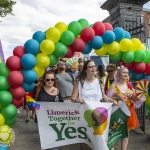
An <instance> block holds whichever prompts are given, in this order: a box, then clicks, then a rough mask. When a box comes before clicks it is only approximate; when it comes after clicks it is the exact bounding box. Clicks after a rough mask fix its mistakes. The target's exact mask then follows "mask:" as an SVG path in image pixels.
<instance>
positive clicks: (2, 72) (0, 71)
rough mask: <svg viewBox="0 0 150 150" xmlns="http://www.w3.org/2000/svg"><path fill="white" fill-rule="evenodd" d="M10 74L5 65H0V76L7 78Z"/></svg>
mask: <svg viewBox="0 0 150 150" xmlns="http://www.w3.org/2000/svg"><path fill="white" fill-rule="evenodd" d="M9 73H10V70H9V69H8V68H7V66H6V64H5V63H0V76H5V77H7V76H8V74H9Z"/></svg>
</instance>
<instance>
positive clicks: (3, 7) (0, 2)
mask: <svg viewBox="0 0 150 150" xmlns="http://www.w3.org/2000/svg"><path fill="white" fill-rule="evenodd" d="M15 4H16V2H15V1H12V0H0V17H5V16H7V15H9V14H11V15H13V13H12V11H13V5H15Z"/></svg>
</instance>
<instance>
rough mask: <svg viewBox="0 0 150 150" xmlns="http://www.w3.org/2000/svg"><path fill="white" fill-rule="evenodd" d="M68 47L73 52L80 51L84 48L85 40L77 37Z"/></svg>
mask: <svg viewBox="0 0 150 150" xmlns="http://www.w3.org/2000/svg"><path fill="white" fill-rule="evenodd" d="M70 47H71V49H72V50H73V51H74V52H82V51H83V50H84V48H85V42H84V41H83V40H82V39H81V38H79V37H77V38H75V40H74V42H73V43H72V44H71V45H70Z"/></svg>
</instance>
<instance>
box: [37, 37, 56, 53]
mask: <svg viewBox="0 0 150 150" xmlns="http://www.w3.org/2000/svg"><path fill="white" fill-rule="evenodd" d="M54 49H55V44H54V42H53V41H51V40H48V39H47V40H43V41H42V42H41V44H40V50H41V52H42V53H44V54H48V55H49V54H52V53H53V52H54Z"/></svg>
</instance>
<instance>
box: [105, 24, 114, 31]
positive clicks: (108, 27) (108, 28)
mask: <svg viewBox="0 0 150 150" xmlns="http://www.w3.org/2000/svg"><path fill="white" fill-rule="evenodd" d="M104 26H105V31H107V30H111V31H113V30H114V29H113V26H112V25H111V24H110V23H108V22H106V23H104Z"/></svg>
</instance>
